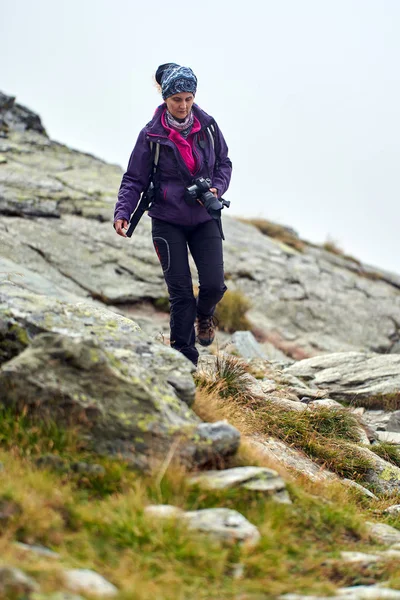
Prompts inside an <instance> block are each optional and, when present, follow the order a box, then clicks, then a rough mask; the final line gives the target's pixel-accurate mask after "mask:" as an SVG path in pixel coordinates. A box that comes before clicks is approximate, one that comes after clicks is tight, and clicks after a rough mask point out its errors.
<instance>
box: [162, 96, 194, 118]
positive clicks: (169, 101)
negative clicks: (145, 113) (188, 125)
mask: <svg viewBox="0 0 400 600" xmlns="http://www.w3.org/2000/svg"><path fill="white" fill-rule="evenodd" d="M193 102H194V96H193V94H191V93H189V92H180V93H179V94H174V95H173V96H170V97H169V98H166V100H165V104H166V105H167V108H168V110H169V112H170V113H171V115H172V116H173V117H175V119H186V117H187V116H188V114H189V113H190V111H191V110H192V105H193Z"/></svg>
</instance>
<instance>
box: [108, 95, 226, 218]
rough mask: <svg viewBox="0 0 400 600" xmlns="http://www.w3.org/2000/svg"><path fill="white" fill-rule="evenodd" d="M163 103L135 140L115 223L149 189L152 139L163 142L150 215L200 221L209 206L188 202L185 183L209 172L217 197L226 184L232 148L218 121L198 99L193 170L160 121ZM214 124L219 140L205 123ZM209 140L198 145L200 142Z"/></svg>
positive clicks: (188, 184)
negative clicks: (194, 168)
mask: <svg viewBox="0 0 400 600" xmlns="http://www.w3.org/2000/svg"><path fill="white" fill-rule="evenodd" d="M164 109H165V104H164V103H163V104H161V105H160V106H159V107H158V108H157V110H156V112H155V114H154V117H153V119H152V120H151V121H150V123H148V124H147V125H146V126H145V127H144V128H143V129H142V131H141V132H140V133H139V137H138V139H137V142H136V145H135V147H134V149H133V151H132V154H131V157H130V159H129V164H128V169H127V171H126V173H124V175H123V177H122V181H121V185H120V188H119V192H118V200H117V203H116V205H115V212H114V222H115V221H116V220H117V219H126V220H127V221H129V219H130V216H131V214H132V213H133V211H134V210H135V208H136V206H137V204H138V202H139V199H140V196H141V194H142V192H143V191H144V190H145V189H146V187H147V185H148V183H149V178H150V173H151V169H152V164H153V158H152V152H151V149H150V142H156V143H158V144H160V156H159V160H158V167H157V178H158V182H159V193H158V197H157V198H156V199H155V201H154V202H153V204H152V207H151V209H150V210H149V215H150V216H151V217H155V218H156V219H161V220H163V221H169V222H170V223H176V224H177V225H198V224H200V223H204V222H206V221H210V220H211V217H210V215H209V214H208V212H207V211H206V209H205V208H204V207H203V206H201V205H200V204H198V203H197V205H196V206H189V205H188V204H187V203H186V202H185V199H184V192H185V187H187V186H190V185H191V184H192V183H193V179H195V178H197V177H209V178H210V179H211V181H212V187H215V188H217V190H218V197H221V196H223V195H224V194H225V192H226V190H227V189H228V186H229V182H230V179H231V173H232V163H231V161H230V160H229V158H228V147H227V145H226V142H225V140H224V137H223V135H222V133H221V131H220V129H219V128H218V125H217V124H216V122H215V121H214V119H213V118H212V117H210V116H209V115H208V114H207V113H205V112H204V111H203V110H202V109H201V108H200V107H199V106H197V104H193V107H192V110H193V112H194V114H195V116H196V117H197V118H198V120H199V121H200V125H201V130H200V131H199V132H198V133H196V134H195V135H194V141H193V153H194V154H195V156H196V159H197V164H198V169H197V171H196V173H195V174H194V175H191V174H190V172H189V169H188V167H187V166H186V164H185V162H184V160H183V158H182V156H181V154H180V152H179V150H178V148H177V147H176V145H175V144H174V142H173V141H171V140H170V139H169V138H168V132H167V131H166V129H165V128H164V127H163V125H162V123H161V115H162V113H163V110H164ZM209 125H213V127H214V131H215V144H214V146H213V144H212V143H211V139H210V137H209V134H208V132H207V130H206V128H207V127H208V126H209ZM202 140H204V141H205V143H203V144H202V146H203V148H201V147H200V145H199V142H201V141H202Z"/></svg>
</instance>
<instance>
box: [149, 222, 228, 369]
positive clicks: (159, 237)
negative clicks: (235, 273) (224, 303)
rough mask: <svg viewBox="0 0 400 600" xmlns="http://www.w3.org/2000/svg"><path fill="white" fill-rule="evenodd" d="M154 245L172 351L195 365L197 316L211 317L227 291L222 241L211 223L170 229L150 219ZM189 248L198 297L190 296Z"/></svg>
mask: <svg viewBox="0 0 400 600" xmlns="http://www.w3.org/2000/svg"><path fill="white" fill-rule="evenodd" d="M152 233H153V243H154V247H155V249H156V252H157V256H158V258H159V259H160V263H161V266H162V269H163V272H164V278H165V282H166V284H167V287H168V292H169V301H170V305H171V321H170V325H171V347H172V348H175V349H176V350H179V351H180V352H182V354H184V355H185V356H186V357H187V358H188V359H189V360H191V361H192V362H193V363H194V364H195V365H196V364H197V361H198V358H199V353H198V351H197V349H196V347H195V339H196V335H195V329H194V323H195V320H196V316H197V315H204V316H211V315H213V314H214V310H215V306H216V304H217V302H219V300H221V298H222V296H223V295H224V293H225V291H226V289H227V288H226V286H225V284H224V263H223V256H222V239H221V233H220V230H219V227H218V224H217V222H216V221H215V220H214V219H213V220H212V221H207V222H206V223H202V224H201V225H196V226H193V227H192V226H183V225H173V224H172V223H167V222H166V221H161V220H160V219H152ZM188 247H189V250H190V253H191V255H192V256H193V259H194V262H195V263H196V267H197V271H198V275H199V294H198V298H197V301H196V298H195V297H194V294H193V284H192V276H191V273H190V269H189V260H188Z"/></svg>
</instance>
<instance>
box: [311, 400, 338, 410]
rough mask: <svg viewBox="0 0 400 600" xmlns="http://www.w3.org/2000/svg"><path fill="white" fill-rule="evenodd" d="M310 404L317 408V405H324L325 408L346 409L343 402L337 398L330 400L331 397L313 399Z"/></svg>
mask: <svg viewBox="0 0 400 600" xmlns="http://www.w3.org/2000/svg"><path fill="white" fill-rule="evenodd" d="M309 405H310V406H312V407H315V408H318V407H320V406H321V407H326V408H337V409H338V410H347V409H346V407H345V406H343V404H340V402H338V401H337V400H332V398H321V399H320V400H313V401H312V402H310V403H309Z"/></svg>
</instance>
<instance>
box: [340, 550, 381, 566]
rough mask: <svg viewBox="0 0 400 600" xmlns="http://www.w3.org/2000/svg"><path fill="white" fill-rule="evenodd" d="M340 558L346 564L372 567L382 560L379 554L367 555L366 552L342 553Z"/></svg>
mask: <svg viewBox="0 0 400 600" xmlns="http://www.w3.org/2000/svg"><path fill="white" fill-rule="evenodd" d="M340 558H341V559H342V560H343V561H344V562H346V563H357V564H362V565H370V564H372V563H375V562H378V561H379V560H381V559H380V556H378V555H377V554H366V553H364V552H341V553H340Z"/></svg>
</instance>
